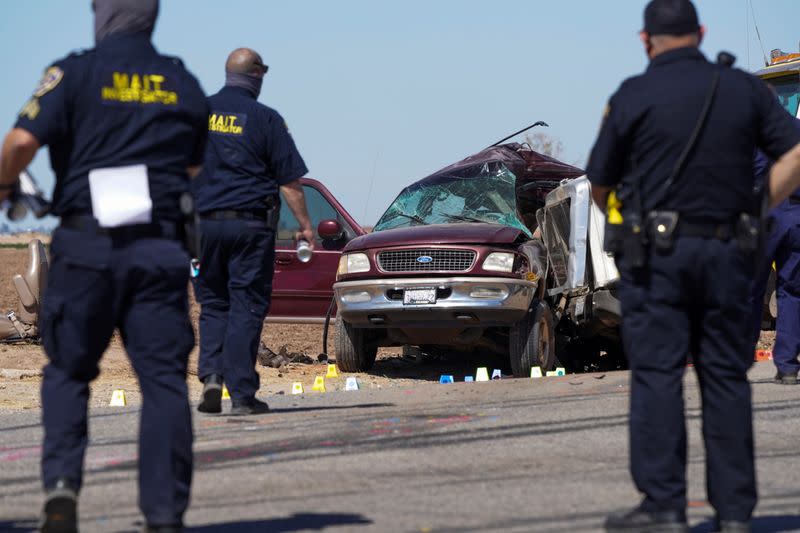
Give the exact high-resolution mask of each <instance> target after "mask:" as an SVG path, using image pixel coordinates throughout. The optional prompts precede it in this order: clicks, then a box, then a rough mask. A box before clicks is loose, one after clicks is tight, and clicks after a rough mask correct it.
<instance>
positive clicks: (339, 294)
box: [333, 277, 537, 328]
mask: <svg viewBox="0 0 800 533" xmlns="http://www.w3.org/2000/svg"><path fill="white" fill-rule="evenodd" d="M536 287H537V284H536V283H533V282H530V281H525V280H520V279H512V278H500V277H497V278H485V277H436V278H397V279H370V280H359V281H343V282H338V283H335V284H334V285H333V291H334V294H335V296H336V305H337V307H338V311H337V316H338V317H340V318H342V319H344V320H345V321H347V322H348V323H350V324H353V325H355V326H359V327H379V328H386V327H400V328H403V327H405V328H409V327H422V328H439V327H441V328H452V327H469V326H481V327H490V326H510V325H512V324H514V323H515V322H517V321H519V320H520V319H521V318H522V317H523V316H524V315H525V313H526V312H527V310H528V307H529V306H530V303H531V300H532V299H533V297H534V295H535V293H536ZM420 288H435V289H436V292H437V298H436V302H435V303H425V304H404V303H403V295H404V293H405V291H406V290H407V289H420Z"/></svg>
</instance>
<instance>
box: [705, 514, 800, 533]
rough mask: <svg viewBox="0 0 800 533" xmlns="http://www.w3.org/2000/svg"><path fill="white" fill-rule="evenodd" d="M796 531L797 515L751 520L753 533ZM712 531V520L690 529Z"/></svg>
mask: <svg viewBox="0 0 800 533" xmlns="http://www.w3.org/2000/svg"><path fill="white" fill-rule="evenodd" d="M797 530H800V516H798V515H778V516H757V517H755V518H753V533H779V532H781V531H797ZM712 531H716V529H714V522H713V521H712V520H708V521H707V522H703V523H702V524H700V525H697V526H695V527H693V528H692V533H711V532H712Z"/></svg>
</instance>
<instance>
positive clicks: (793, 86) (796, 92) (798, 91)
mask: <svg viewBox="0 0 800 533" xmlns="http://www.w3.org/2000/svg"><path fill="white" fill-rule="evenodd" d="M769 82H770V84H772V86H773V87H775V92H776V93H778V100H780V102H781V105H782V106H783V107H785V108H786V110H787V111H788V112H789V113H791V115H792V116H793V117H796V116H797V110H798V107H800V77H798V76H797V75H796V74H795V75H793V76H786V77H783V78H778V79H772V80H769Z"/></svg>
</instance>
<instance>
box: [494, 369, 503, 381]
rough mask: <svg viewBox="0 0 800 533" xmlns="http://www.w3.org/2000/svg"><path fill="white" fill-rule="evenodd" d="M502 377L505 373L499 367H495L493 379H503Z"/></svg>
mask: <svg viewBox="0 0 800 533" xmlns="http://www.w3.org/2000/svg"><path fill="white" fill-rule="evenodd" d="M502 378H503V373H502V372H500V369H499V368H495V369H494V370H493V371H492V379H502Z"/></svg>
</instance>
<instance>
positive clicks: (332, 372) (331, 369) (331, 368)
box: [325, 364, 339, 378]
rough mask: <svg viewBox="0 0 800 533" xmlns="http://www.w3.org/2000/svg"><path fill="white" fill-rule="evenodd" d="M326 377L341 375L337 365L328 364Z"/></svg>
mask: <svg viewBox="0 0 800 533" xmlns="http://www.w3.org/2000/svg"><path fill="white" fill-rule="evenodd" d="M325 377H326V378H338V377H339V373H338V372H337V371H336V365H335V364H329V365H328V373H327V374H325Z"/></svg>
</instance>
